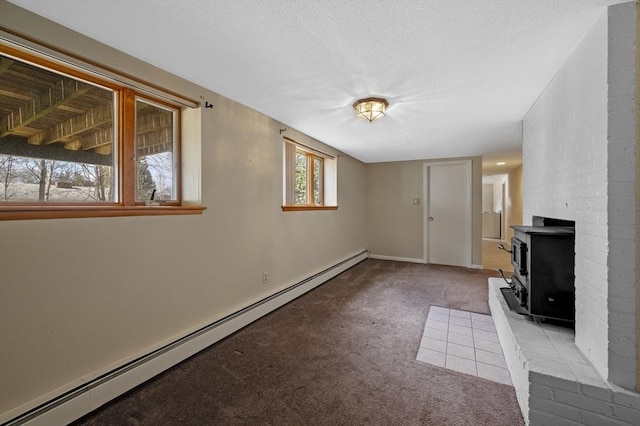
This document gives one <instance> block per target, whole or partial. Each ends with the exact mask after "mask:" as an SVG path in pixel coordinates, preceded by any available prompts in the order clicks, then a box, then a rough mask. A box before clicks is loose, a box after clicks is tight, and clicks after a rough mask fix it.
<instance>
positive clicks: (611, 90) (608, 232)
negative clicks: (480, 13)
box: [490, 2, 640, 424]
mask: <svg viewBox="0 0 640 426" xmlns="http://www.w3.org/2000/svg"><path fill="white" fill-rule="evenodd" d="M636 13H637V5H636V3H635V2H629V3H623V4H618V5H614V6H611V7H609V8H607V9H606V10H604V11H603V13H602V15H601V16H600V17H598V18H597V20H596V21H595V22H594V25H593V26H592V28H591V29H590V30H589V32H588V33H587V34H585V36H584V38H583V40H582V41H581V42H580V44H579V45H578V47H577V48H576V50H575V51H574V52H573V54H572V55H571V56H570V57H569V58H567V60H566V62H565V63H564V64H563V66H562V67H561V68H560V69H559V70H558V72H557V74H556V75H555V76H554V78H553V79H552V81H551V82H550V83H549V85H548V86H547V88H546V89H545V90H544V91H543V93H542V94H541V95H540V97H539V98H538V100H537V101H536V102H535V103H534V105H533V106H532V107H531V109H530V110H529V112H528V113H527V114H526V116H525V117H524V119H523V223H524V224H525V225H531V224H532V223H531V222H532V218H533V217H534V216H546V217H554V218H559V219H565V220H571V221H575V292H576V294H575V310H576V312H575V336H573V335H572V336H571V337H570V338H568V339H567V337H566V336H565V337H563V339H561V340H562V341H563V342H565V343H566V342H570V344H569V348H568V349H567V351H568V352H570V353H572V354H573V350H574V349H573V348H574V347H575V350H576V351H577V352H578V353H579V354H580V356H581V357H582V358H583V359H584V360H585V361H586V362H587V364H588V365H589V369H590V370H592V371H593V374H595V377H598V378H599V380H601V381H602V388H603V389H605V388H606V389H609V390H611V391H614V392H615V391H617V390H620V392H622V393H624V394H625V395H627V396H629V398H630V399H628V400H625V401H627V405H620V408H619V409H620V411H622V410H624V409H632V410H640V397H639V395H638V393H637V389H638V385H639V384H638V383H637V377H638V374H637V368H638V348H637V344H638V342H637V340H638V339H637V336H638V330H637V327H638V325H637V324H638V322H637V318H638V317H637V315H638V312H637V310H638V306H637V305H636V300H637V299H636V292H637V291H638V289H637V284H636V272H637V271H636V268H638V267H640V265H637V264H636V261H637V256H636V242H635V241H636V240H635V238H636V235H638V233H637V230H636V219H637V218H636V215H637V212H636V198H635V197H636V193H635V186H634V185H635V184H636V183H637V182H636V180H637V179H638V175H639V173H638V165H636V163H635V158H636V156H635V150H636V135H635V131H636V130H635V129H636V123H635V120H636V118H635V117H636V116H635V108H636V103H635V102H636V100H635V93H636V81H637V80H636V77H635V63H634V59H635V57H636V56H635V55H636V52H635V49H636V30H637V29H636V25H637V22H636ZM490 287H491V284H490ZM498 307H499V306H498V305H496V301H494V302H493V306H492V311H493V310H494V309H496V310H497V309H498ZM507 317H508V316H505V320H504V328H505V329H507V328H508V327H516V328H517V327H519V325H517V323H513V324H511V322H512V321H509V320H508V318H507ZM496 326H498V325H497V324H496ZM538 332H540V331H539V330H538ZM538 332H536V331H531V333H533V334H536V333H538ZM505 333H506V332H505ZM541 333H542V334H541V335H542V336H544V335H545V333H544V332H541ZM501 338H502V336H501ZM505 339H508V338H507V337H505ZM511 343H512V345H511V346H513V345H515V346H516V347H517V346H518V345H517V344H515V343H514V342H511ZM547 343H548V342H547ZM556 343H557V342H556ZM541 344H542V343H541ZM567 344H568V343H567ZM572 345H573V346H572ZM504 346H505V343H504V342H503V349H504V350H505V356H506V357H507V358H508V355H507V352H509V351H511V352H512V353H511V355H512V358H513V359H517V358H518V357H519V356H521V354H518V353H516V352H517V350H516V349H514V347H504ZM524 356H525V357H527V356H529V355H526V354H525V355H524ZM572 356H573V355H572ZM532 359H534V360H535V356H534V357H533V358H532ZM534 364H535V362H534ZM534 373H535V372H534ZM511 374H512V376H513V375H514V372H513V371H512V373H511ZM527 374H528V376H531V374H530V373H527ZM535 374H537V373H535ZM535 374H534V376H535ZM558 374H559V376H558V377H557V378H558V379H559V380H562V381H563V383H564V384H565V387H571V389H573V390H575V386H576V385H577V386H582V384H581V383H580V380H579V379H578V378H577V377H576V376H575V375H573V376H571V375H568V376H564V375H562V374H560V373H558ZM589 375H591V373H589ZM572 377H573V379H572ZM530 379H531V377H528V378H527V380H528V381H529V384H528V386H529V387H531V386H532V384H531V380H530ZM571 382H573V384H567V383H571ZM538 390H539V389H538ZM539 391H540V390H539ZM560 391H567V389H564V390H563V389H560V390H559V391H558V392H557V393H558V394H559V395H560V394H562V392H560ZM540 392H542V391H540ZM545 392H546V391H545ZM549 392H551V391H549ZM549 395H551V394H549ZM602 395H604V394H602ZM607 395H608V396H606V398H610V399H611V400H610V401H608V402H606V403H607V404H609V405H608V406H610V407H611V409H610V411H608V413H609V415H608V416H606V418H608V419H609V420H610V422H611V423H610V424H629V423H627V422H625V421H622V419H623V417H621V418H618V419H616V418H615V416H614V408H613V407H615V406H616V405H615V401H614V396H613V395H614V394H607ZM565 396H566V395H565ZM569 397H570V398H573V399H571V403H570V404H569V406H571V407H574V408H576V407H577V408H578V409H580V407H581V406H583V407H582V409H584V404H585V403H588V399H589V397H588V395H586V394H584V392H582V393H580V392H578V393H575V394H571V395H569ZM569 397H567V398H569ZM529 398H531V395H529ZM619 398H621V397H619ZM581 401H582V402H581ZM557 403H558V401H554V402H553V404H557ZM632 403H633V404H632ZM553 404H550V405H548V406H547V408H549V407H553V406H554V405H553ZM634 404H636V405H634ZM521 406H522V402H521ZM527 409H528V408H527ZM523 411H524V407H523ZM583 411H584V410H583ZM585 412H586V411H585ZM638 414H639V416H638V417H636V418H637V419H640V411H638ZM600 415H603V413H600ZM554 416H559V414H558V413H555V414H554ZM525 418H527V419H528V413H526V414H525ZM560 418H562V419H563V421H564V422H565V423H566V424H574V423H571V422H575V424H591V422H590V420H588V419H580V421H576V419H575V418H571V417H570V416H569V417H562V416H560ZM541 419H542V417H541ZM620 421H622V423H619V422H620ZM637 422H638V423H635V424H640V420H637ZM565 423H563V424H565ZM532 424H545V422H544V421H540V422H539V423H532ZM594 424H603V423H594ZM631 424H634V423H631Z"/></svg>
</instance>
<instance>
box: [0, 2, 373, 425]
mask: <svg viewBox="0 0 640 426" xmlns="http://www.w3.org/2000/svg"><path fill="white" fill-rule="evenodd" d="M0 4H1V5H2V9H1V12H2V13H0V26H4V27H6V28H9V29H13V30H15V31H18V32H23V33H26V34H28V35H29V36H31V37H33V38H37V39H41V40H46V41H47V43H56V44H58V45H59V46H61V47H63V48H64V49H65V50H68V51H72V52H75V53H77V54H79V55H81V56H84V57H87V58H90V59H92V60H95V61H97V62H100V63H104V64H107V65H108V66H110V67H112V68H116V69H120V70H122V71H124V72H126V73H128V74H131V75H133V76H136V77H138V78H142V79H145V80H148V81H152V82H153V83H155V84H157V85H159V86H163V87H166V88H167V89H169V90H172V91H174V92H177V93H180V94H183V95H185V96H187V97H191V98H193V99H203V100H206V101H208V102H210V103H212V104H213V105H214V108H213V109H203V110H202V111H201V113H202V117H201V128H199V129H198V128H196V129H193V131H192V132H191V133H192V135H193V136H192V137H190V138H188V140H187V141H185V153H186V156H185V157H186V162H185V165H184V167H185V173H186V175H187V176H188V179H187V185H188V188H187V191H186V193H187V194H188V199H189V200H191V201H199V198H200V199H201V201H202V203H203V204H204V205H205V206H207V210H206V211H205V212H204V214H203V215H201V216H157V217H122V218H93V219H57V220H29V221H8V222H7V221H5V222H0V294H1V297H0V377H1V378H2V379H1V380H0V415H5V414H6V413H9V412H12V410H13V412H16V413H18V412H19V411H21V410H22V409H25V408H30V407H32V406H33V405H34V404H37V403H38V402H42V401H44V400H47V399H48V398H50V397H53V396H56V395H58V394H59V393H60V392H62V391H65V390H67V389H69V388H71V387H74V386H77V385H79V384H81V383H82V382H83V381H84V380H88V379H92V378H94V377H96V376H98V375H100V374H102V373H104V372H106V371H108V370H110V369H112V368H114V367H116V366H119V365H122V364H123V363H125V362H127V361H129V360H132V359H134V358H136V357H137V356H139V355H141V354H144V353H146V352H148V351H150V350H152V349H155V348H158V347H160V346H162V345H163V344H165V343H167V342H169V341H172V340H173V339H175V338H177V337H181V336H183V335H185V334H187V333H188V332H190V331H193V330H195V329H197V328H199V327H200V326H202V325H204V324H208V323H211V322H213V321H215V320H218V319H220V318H222V317H224V316H225V315H228V314H230V313H232V312H234V311H236V310H238V309H240V308H243V307H245V306H247V305H249V304H251V303H252V302H255V301H257V300H259V299H261V298H263V297H265V296H267V295H269V294H272V293H274V292H276V291H278V290H280V289H282V288H284V287H286V286H288V285H290V284H293V283H295V282H298V281H299V280H300V279H303V278H306V277H308V276H310V275H312V274H313V273H316V272H318V271H321V270H323V269H324V268H326V267H328V266H330V265H332V264H334V263H335V262H337V261H340V260H342V259H344V258H346V257H349V256H351V255H353V254H355V253H357V252H360V251H362V250H364V249H366V248H367V244H366V222H365V220H363V218H365V217H366V203H365V196H366V185H365V179H366V173H365V166H364V164H363V163H361V162H360V161H357V160H354V159H352V158H350V157H349V156H346V155H340V157H339V158H338V160H337V161H338V182H337V186H338V202H339V206H340V207H339V209H338V210H337V211H313V212H282V211H281V208H280V206H281V203H282V173H283V170H282V155H283V154H282V150H283V142H282V138H281V135H280V133H279V129H281V128H283V127H289V126H285V125H283V124H282V123H279V122H277V121H275V120H272V119H270V118H269V117H266V116H264V115H262V114H259V113H257V112H255V111H253V110H251V109H249V108H246V107H244V106H242V105H240V104H238V103H236V102H233V101H231V100H229V99H226V98H224V97H222V96H219V95H217V94H215V93H212V92H210V91H208V90H205V89H204V88H202V87H199V86H197V85H195V84H191V83H189V82H187V81H184V80H182V79H180V78H178V77H176V76H173V75H170V74H168V73H167V72H164V71H162V70H159V69H156V68H154V67H151V66H149V65H147V64H144V63H143V62H141V61H139V60H137V59H135V58H131V57H128V56H126V55H123V54H121V53H119V52H117V51H115V50H113V49H111V48H108V47H106V46H104V45H100V44H98V43H95V42H94V41H92V40H90V39H88V38H86V37H83V36H80V35H78V34H76V33H73V32H71V31H69V30H67V29H65V28H63V27H61V26H59V25H57V24H53V23H51V22H48V21H45V20H43V19H41V18H39V17H37V16H35V15H32V14H30V13H26V12H24V11H23V10H21V9H19V8H17V7H15V6H12V5H10V4H8V3H4V2H2V3H0ZM194 66H197V64H194ZM213 71H214V70H212V72H213ZM196 115H197V114H196ZM192 121H195V122H197V121H198V120H197V119H194V118H193V117H192ZM198 134H201V138H202V144H200V141H199V140H198V138H197V136H198ZM287 135H288V136H290V137H292V138H294V139H296V140H298V141H300V142H302V143H305V144H308V145H311V146H316V147H319V148H321V149H322V150H323V151H328V152H332V153H336V154H337V152H335V150H333V149H331V148H330V147H328V146H325V145H323V144H321V143H320V142H318V141H315V140H313V139H311V138H309V137H307V136H305V135H303V134H299V133H297V132H296V131H295V130H291V129H290V130H288V131H287ZM199 175H201V179H198V176H199ZM312 230H316V231H317V232H315V233H314V234H313V238H311V239H310V238H309V237H310V233H309V232H310V231H312ZM265 270H268V271H269V283H268V284H267V285H265V284H262V272H263V271H265Z"/></svg>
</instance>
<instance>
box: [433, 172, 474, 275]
mask: <svg viewBox="0 0 640 426" xmlns="http://www.w3.org/2000/svg"><path fill="white" fill-rule="evenodd" d="M425 192H426V194H425V199H426V200H427V205H426V206H425V207H426V208H425V254H426V256H425V258H426V259H425V260H426V261H427V263H439V264H443V265H456V266H465V267H470V266H471V161H460V162H458V161H456V162H442V163H426V164H425Z"/></svg>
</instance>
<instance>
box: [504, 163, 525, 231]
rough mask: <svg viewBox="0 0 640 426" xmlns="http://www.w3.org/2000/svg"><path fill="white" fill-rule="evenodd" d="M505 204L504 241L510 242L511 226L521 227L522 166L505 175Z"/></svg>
mask: <svg viewBox="0 0 640 426" xmlns="http://www.w3.org/2000/svg"><path fill="white" fill-rule="evenodd" d="M506 204H507V206H506V209H505V210H506V213H507V216H506V219H507V226H506V228H507V229H506V237H505V238H504V240H506V241H510V240H511V237H513V229H511V225H522V166H520V167H518V168H517V169H515V170H512V171H511V172H510V173H509V174H508V175H507V201H506Z"/></svg>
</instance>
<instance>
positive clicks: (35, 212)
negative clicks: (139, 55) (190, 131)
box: [0, 44, 203, 220]
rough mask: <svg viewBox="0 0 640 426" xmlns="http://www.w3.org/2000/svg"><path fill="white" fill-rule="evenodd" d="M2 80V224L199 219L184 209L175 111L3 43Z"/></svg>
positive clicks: (172, 106) (145, 96) (140, 94)
mask: <svg viewBox="0 0 640 426" xmlns="http://www.w3.org/2000/svg"><path fill="white" fill-rule="evenodd" d="M0 75H1V77H0V220H1V219H29V218H52V217H56V218H57V217H88V216H122V215H126V216H132V215H155V214H192V213H200V212H201V211H202V209H203V208H202V207H199V208H190V209H186V210H185V209H184V208H183V207H182V203H181V197H180V195H181V194H180V185H181V183H180V122H181V107H180V105H177V104H172V103H171V102H167V101H166V100H165V99H159V98H156V97H154V96H153V95H150V94H148V93H146V92H145V93H143V92H139V91H137V90H136V89H135V88H132V87H130V86H127V85H122V84H118V82H115V81H112V80H110V79H104V78H102V77H101V76H99V75H94V74H93V73H91V72H86V71H84V70H79V69H77V68H75V67H72V66H69V67H68V66H66V65H65V64H64V63H59V62H57V61H54V60H49V58H46V57H41V56H39V55H34V54H32V53H31V52H28V51H23V50H22V49H19V48H13V47H12V46H7V45H3V44H0ZM187 210H190V211H187Z"/></svg>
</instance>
